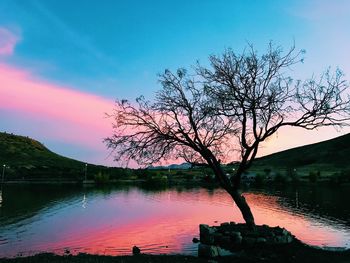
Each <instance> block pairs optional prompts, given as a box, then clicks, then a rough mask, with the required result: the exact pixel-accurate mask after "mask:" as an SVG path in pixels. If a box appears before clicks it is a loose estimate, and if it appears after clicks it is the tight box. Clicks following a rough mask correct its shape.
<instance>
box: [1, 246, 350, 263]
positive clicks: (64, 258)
mask: <svg viewBox="0 0 350 263" xmlns="http://www.w3.org/2000/svg"><path fill="white" fill-rule="evenodd" d="M209 260H211V261H209ZM0 262H6V263H17V262H19V263H33V262H44V263H45V262H58V263H60V262H77V263H80V262H86V263H90V262H91V263H92V262H106V263H109V262H115V263H118V262H120V263H129V262H130V263H138V262H148V263H158V262H159V263H160V262H169V263H173V262H188V263H192V262H193V263H197V262H240V263H248V262H250V263H252V262H270V263H277V262H290V263H297V262H298V263H300V262H301V263H304V262H305V263H306V262H308V263H310V262H311V263H312V262H317V263H326V262H327V263H328V262H332V263H345V262H350V249H347V250H344V251H331V250H325V249H322V248H320V247H312V246H308V245H305V244H303V243H301V242H300V241H295V242H293V243H291V244H288V245H279V246H265V247H263V248H262V247H259V248H258V247H255V248H249V249H244V250H240V251H237V252H236V253H234V254H233V255H230V256H222V257H216V258H213V259H208V258H203V257H196V256H189V255H182V254H177V255H168V254H164V255H163V254H161V255H150V254H140V255H126V256H125V255H121V256H106V255H93V254H85V253H80V254H78V255H71V254H68V255H56V254H52V253H41V254H36V255H33V256H26V257H15V258H0Z"/></svg>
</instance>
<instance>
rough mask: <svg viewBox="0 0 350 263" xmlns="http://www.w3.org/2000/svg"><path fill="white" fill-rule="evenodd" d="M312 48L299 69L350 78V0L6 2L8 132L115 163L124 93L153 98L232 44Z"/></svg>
mask: <svg viewBox="0 0 350 263" xmlns="http://www.w3.org/2000/svg"><path fill="white" fill-rule="evenodd" d="M271 40H272V41H273V42H274V43H275V44H277V45H281V46H283V47H285V49H288V48H289V47H290V46H292V45H293V43H295V45H296V48H297V49H305V50H306V55H305V62H304V63H303V64H300V65H298V66H297V67H296V68H293V72H292V74H293V75H294V76H296V77H298V78H306V77H310V76H312V74H315V75H316V76H317V75H319V74H320V73H322V72H323V71H324V70H325V69H326V68H327V67H329V66H331V67H332V68H333V69H335V68H336V67H339V68H341V69H342V70H343V71H344V73H345V76H346V78H347V79H348V80H350V1H347V0H343V1H341V0H332V1H331V0H329V1H323V0H309V1H305V0H299V1H298V0H290V1H288V0H285V1H277V0H271V1H268V0H266V1H258V0H256V1H253V0H251V1H247V0H242V1H233V0H227V1H225V0H221V1H209V0H193V1H188V0H183V1H182V0H177V1H172V0H169V1H164V0H159V1H156V0H154V1H152V0H150V1H142V0H138V1H136V0H134V1H133V0H130V1H128V0H124V1H122V0H120V1H118V0H110V1H108V0H103V1H92V0H89V1H86V0H84V1H83V0H81V1H78V0H75V1H69V0H60V1H58V0H37V1H35V0H28V1H24V0H18V1H16V0H1V2H0V131H6V132H9V133H15V134H19V135H24V136H29V137H32V138H34V139H37V140H39V141H41V142H43V143H44V144H45V145H46V146H47V147H48V148H49V149H51V150H52V151H54V152H57V153H59V154H62V155H65V156H68V157H71V158H75V159H78V160H82V161H86V162H91V163H96V164H107V165H116V166H117V165H118V163H113V162H112V158H111V157H109V151H108V150H107V149H106V147H105V145H104V144H103V142H102V140H103V138H105V137H107V136H109V135H111V131H112V130H111V124H110V120H108V119H106V118H105V113H106V112H111V111H112V109H113V103H114V100H115V99H116V98H120V99H122V98H126V99H129V100H133V99H134V98H136V97H137V96H139V95H144V96H145V97H146V98H150V99H151V98H152V97H153V96H154V93H155V91H157V90H158V89H159V88H160V85H159V84H158V83H157V74H158V73H160V72H163V71H164V69H166V68H168V69H172V70H174V69H176V68H178V67H190V66H191V65H193V64H194V63H195V62H196V60H199V61H201V62H202V63H203V64H205V63H207V57H208V55H210V54H219V53H220V52H222V51H223V50H224V49H225V48H227V47H232V48H233V49H234V50H235V51H237V52H241V51H242V50H243V48H244V46H246V44H247V43H248V42H249V43H252V44H254V46H255V47H256V49H257V50H258V51H260V52H263V51H264V50H265V48H266V46H267V44H268V42H269V41H271ZM349 131H350V129H343V130H341V131H336V130H334V129H333V128H327V129H320V130H318V131H313V132H307V131H303V130H295V129H289V130H287V129H285V130H281V131H280V132H279V133H278V134H277V136H275V137H274V138H272V139H271V140H269V141H268V142H267V143H266V144H265V145H264V147H263V148H262V149H261V151H260V155H263V154H268V153H272V152H275V151H278V150H282V149H286V148H291V147H294V146H298V145H303V144H306V143H313V142H317V141H322V140H325V139H329V138H333V137H336V136H339V135H342V134H345V133H348V132H349Z"/></svg>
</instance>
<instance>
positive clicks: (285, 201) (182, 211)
mask: <svg viewBox="0 0 350 263" xmlns="http://www.w3.org/2000/svg"><path fill="white" fill-rule="evenodd" d="M349 193H350V187H348V186H346V187H345V186H344V187H336V188H331V187H320V186H314V187H298V188H292V187H291V188H281V189H278V188H277V189H273V188H271V189H268V190H266V189H265V190H261V189H254V190H252V189H250V190H248V191H246V193H245V197H246V199H247V201H248V203H249V204H250V206H251V209H252V211H253V214H254V215H255V220H256V223H257V224H268V225H270V226H277V225H279V226H281V227H285V228H287V229H288V230H289V231H291V232H292V234H294V235H295V236H296V237H297V238H299V239H300V240H302V241H303V242H305V243H307V244H311V245H317V246H327V247H346V248H350V205H349V201H350V195H349ZM0 197H1V198H0V257H13V256H17V255H32V254H35V253H38V252H55V253H58V254H63V253H65V252H68V251H67V250H69V252H70V253H72V254H77V253H79V252H86V253H94V254H106V255H125V254H130V253H131V248H132V247H133V246H134V245H136V246H138V247H140V248H141V250H142V252H143V253H151V254H159V253H167V254H174V253H181V254H190V255H196V254H197V246H198V244H193V243H192V238H193V237H198V236H199V227H198V225H199V224H202V223H204V224H209V225H217V224H220V223H222V222H228V221H235V222H242V217H241V214H240V212H239V210H238V209H237V207H236V206H235V205H233V202H232V200H231V198H230V196H228V194H226V192H225V191H224V190H222V189H204V188H184V187H177V188H169V189H150V188H143V187H136V186H120V187H106V188H95V187H72V186H69V187H68V186H44V185H41V186H39V185H36V186H33V185H32V186H30V185H27V186H25V185H17V186H10V185H5V186H4V187H3V189H2V192H1V195H0Z"/></svg>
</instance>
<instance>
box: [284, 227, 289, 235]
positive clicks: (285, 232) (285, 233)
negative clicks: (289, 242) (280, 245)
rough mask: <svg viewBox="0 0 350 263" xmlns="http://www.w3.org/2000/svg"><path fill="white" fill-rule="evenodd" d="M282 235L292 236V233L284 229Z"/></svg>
mask: <svg viewBox="0 0 350 263" xmlns="http://www.w3.org/2000/svg"><path fill="white" fill-rule="evenodd" d="M282 235H283V236H287V235H290V232H289V231H287V230H286V229H285V228H282Z"/></svg>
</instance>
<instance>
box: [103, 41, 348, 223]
mask: <svg viewBox="0 0 350 263" xmlns="http://www.w3.org/2000/svg"><path fill="white" fill-rule="evenodd" d="M301 54H302V52H296V51H295V49H294V47H292V48H291V49H290V50H289V51H288V52H286V53H284V52H283V51H282V49H281V48H280V47H274V46H273V45H272V44H270V45H269V48H268V50H267V52H266V53H265V54H264V55H262V56H258V54H257V52H256V51H255V50H254V48H253V47H252V46H248V48H247V49H246V51H245V52H243V53H242V54H236V53H234V52H233V51H232V50H226V51H225V52H224V53H223V54H222V55H220V56H210V57H209V61H210V66H209V67H203V66H201V65H199V64H197V66H196V67H195V72H194V73H193V74H192V75H190V74H187V72H186V70H184V69H179V70H178V71H177V72H176V73H172V72H171V71H169V70H166V71H165V73H164V74H162V75H160V83H161V85H162V89H161V90H160V91H159V92H158V93H157V94H156V97H155V100H154V101H153V102H150V101H147V100H146V99H145V98H143V97H140V98H138V99H137V100H136V103H130V102H128V101H125V100H118V101H117V102H116V103H117V104H116V107H115V109H114V112H113V114H111V117H112V118H113V120H114V122H113V128H114V134H113V136H112V137H110V138H107V139H106V140H105V142H106V143H107V146H108V147H109V148H111V149H113V151H114V153H115V158H116V160H130V159H132V160H135V161H136V162H137V163H139V164H142V165H147V164H153V163H156V162H158V161H160V160H163V159H165V160H166V159H175V158H183V159H185V160H186V161H187V162H190V163H192V164H197V165H203V164H205V165H207V166H208V167H210V168H211V169H212V171H213V172H214V174H215V176H216V178H217V179H218V181H219V182H220V185H221V186H222V187H223V188H224V189H225V190H226V191H227V192H228V193H229V194H230V195H231V197H232V198H233V200H234V202H235V203H236V204H237V206H238V208H239V209H240V211H241V213H242V215H243V218H244V220H245V222H246V223H247V224H248V225H249V226H252V227H254V226H255V222H254V217H253V214H252V213H251V210H250V207H249V205H248V204H247V202H246V200H245V198H244V197H243V196H242V194H241V192H240V191H239V189H240V185H241V176H242V174H243V172H245V171H246V170H247V169H248V168H249V167H250V166H251V165H252V163H253V160H254V159H255V157H256V154H257V152H258V149H259V145H260V143H261V142H263V141H264V140H266V139H267V138H268V137H270V136H271V135H273V134H274V133H275V132H276V131H277V130H278V129H279V128H280V127H283V126H294V127H301V128H304V129H309V130H312V129H316V128H318V127H322V126H337V127H341V126H344V125H346V122H347V121H348V120H349V119H350V117H349V116H350V115H349V106H350V100H349V96H348V93H347V92H348V84H347V82H346V81H345V80H343V74H342V73H341V72H340V71H339V70H337V71H336V72H335V73H334V74H331V73H330V71H329V70H328V71H327V72H326V73H324V74H323V75H322V77H321V78H320V79H319V80H316V79H314V78H312V79H309V80H306V81H303V82H302V81H293V80H292V78H290V77H289V76H287V75H286V74H287V72H288V71H289V70H290V67H291V66H293V65H294V64H297V63H298V62H300V61H301V58H300V57H301ZM237 151H238V152H239V153H240V156H241V159H240V162H239V167H238V169H237V170H236V172H235V175H234V176H232V177H231V178H230V177H228V176H227V175H226V174H225V172H224V170H223V168H222V163H225V162H228V161H232V160H233V156H235V155H236V154H235V153H234V152H237Z"/></svg>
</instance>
